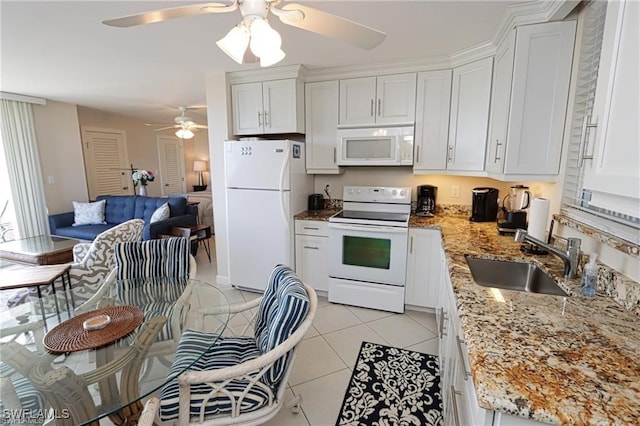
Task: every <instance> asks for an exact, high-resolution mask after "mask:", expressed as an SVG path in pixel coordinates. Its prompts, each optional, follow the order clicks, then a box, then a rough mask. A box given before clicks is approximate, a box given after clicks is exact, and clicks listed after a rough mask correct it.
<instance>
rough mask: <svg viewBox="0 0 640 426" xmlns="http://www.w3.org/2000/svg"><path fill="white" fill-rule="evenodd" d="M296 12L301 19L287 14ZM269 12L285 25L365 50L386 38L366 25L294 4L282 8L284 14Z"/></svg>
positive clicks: (276, 11)
mask: <svg viewBox="0 0 640 426" xmlns="http://www.w3.org/2000/svg"><path fill="white" fill-rule="evenodd" d="M296 10H298V11H300V12H302V14H303V17H302V19H300V18H301V16H300V14H295V13H288V12H289V11H296ZM271 11H272V12H273V13H274V14H275V15H277V16H278V17H279V18H280V20H281V21H282V22H283V23H285V24H287V25H291V26H294V27H297V28H302V29H303V30H307V31H311V32H313V33H316V34H320V35H323V36H327V37H333V38H337V39H338V40H342V41H344V42H346V43H349V44H352V45H354V46H357V47H360V48H362V49H366V50H369V49H373V48H374V47H376V46H378V45H379V44H380V43H382V42H383V41H384V39H385V37H386V36H387V35H386V34H385V33H383V32H382V31H378V30H376V29H374V28H371V27H367V26H366V25H362V24H359V23H357V22H353V21H350V20H348V19H345V18H340V17H339V16H336V15H332V14H330V13H327V12H323V11H321V10H317V9H313V8H311V7H307V6H303V5H300V4H296V3H288V4H286V5H285V6H284V7H283V8H282V11H286V12H285V13H282V11H279V10H277V9H275V8H272V9H271Z"/></svg>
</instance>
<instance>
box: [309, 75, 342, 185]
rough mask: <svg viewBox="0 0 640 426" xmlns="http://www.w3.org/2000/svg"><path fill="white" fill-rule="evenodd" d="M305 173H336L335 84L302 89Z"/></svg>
mask: <svg viewBox="0 0 640 426" xmlns="http://www.w3.org/2000/svg"><path fill="white" fill-rule="evenodd" d="M305 105H306V107H305V115H306V120H305V121H306V123H305V124H306V129H307V132H306V148H307V149H306V154H307V156H306V164H307V173H319V174H336V173H340V169H339V167H338V164H337V162H336V155H337V152H336V143H337V140H338V132H337V128H338V82H337V81H322V82H318V83H307V85H306V87H305Z"/></svg>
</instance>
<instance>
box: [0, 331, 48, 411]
mask: <svg viewBox="0 0 640 426" xmlns="http://www.w3.org/2000/svg"><path fill="white" fill-rule="evenodd" d="M43 330H44V323H43V321H42V320H37V321H34V322H32V323H27V324H17V325H15V326H11V327H5V326H3V327H1V328H0V339H1V340H2V342H3V344H6V343H8V342H13V341H16V340H18V339H23V340H31V341H32V342H33V346H34V348H33V350H34V352H39V353H42V354H46V351H44V346H43V345H42V339H43V337H44V332H43ZM45 356H46V355H45ZM49 358H50V360H51V361H52V360H53V357H49ZM5 360H6V359H5ZM45 408H47V404H46V400H45V397H44V395H43V394H42V392H40V391H39V390H37V389H35V388H34V387H33V385H32V384H31V382H30V381H29V380H28V379H27V378H26V377H25V376H24V375H22V374H19V373H16V370H15V369H14V368H13V367H12V366H11V365H10V364H9V363H6V362H4V361H0V412H2V413H4V412H5V411H4V410H27V411H28V412H37V411H39V410H43V409H45Z"/></svg>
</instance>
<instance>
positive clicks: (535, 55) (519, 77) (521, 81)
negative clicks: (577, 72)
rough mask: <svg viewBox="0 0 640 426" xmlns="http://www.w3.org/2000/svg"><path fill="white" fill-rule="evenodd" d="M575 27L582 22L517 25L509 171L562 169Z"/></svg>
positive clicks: (541, 172)
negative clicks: (561, 160) (563, 140)
mask: <svg viewBox="0 0 640 426" xmlns="http://www.w3.org/2000/svg"><path fill="white" fill-rule="evenodd" d="M575 32H576V21H562V22H549V23H544V24H537V25H525V26H522V27H519V28H518V29H517V32H516V47H515V59H514V63H513V91H512V93H511V109H510V112H509V130H508V142H507V144H506V150H507V151H506V159H505V166H504V172H505V174H509V173H511V174H531V175H557V174H558V172H559V169H560V155H561V153H562V137H563V134H564V123H565V115H566V110H567V100H568V97H569V79H570V77H571V64H572V58H573V44H574V43H573V42H574V39H575ZM636 48H637V46H636ZM636 57H637V55H636ZM636 80H637V75H636ZM636 87H638V86H637V84H636ZM625 90H627V89H625ZM636 99H637V94H636Z"/></svg>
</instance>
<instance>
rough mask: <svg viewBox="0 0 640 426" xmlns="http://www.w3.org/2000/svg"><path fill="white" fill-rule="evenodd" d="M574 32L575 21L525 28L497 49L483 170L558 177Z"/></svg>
mask: <svg viewBox="0 0 640 426" xmlns="http://www.w3.org/2000/svg"><path fill="white" fill-rule="evenodd" d="M575 32H576V21H562V22H549V23H543V24H535V25H526V26H522V27H518V28H517V29H516V30H515V31H514V32H512V33H511V34H509V35H508V36H507V38H506V39H505V40H504V42H503V43H501V45H500V46H499V47H498V51H497V54H496V71H495V77H494V93H493V94H494V96H493V98H494V100H493V113H492V119H491V130H490V136H489V141H490V142H489V149H488V156H487V162H486V167H487V171H489V172H491V173H497V174H504V177H505V178H507V179H509V178H519V177H523V178H526V177H527V176H531V177H532V178H536V179H545V180H555V179H556V178H557V175H558V172H559V169H560V156H561V153H562V137H563V133H564V123H565V116H566V110H567V100H568V96H569V81H570V77H571V64H572V59H573V46H574V40H575ZM497 177H501V176H497Z"/></svg>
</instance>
